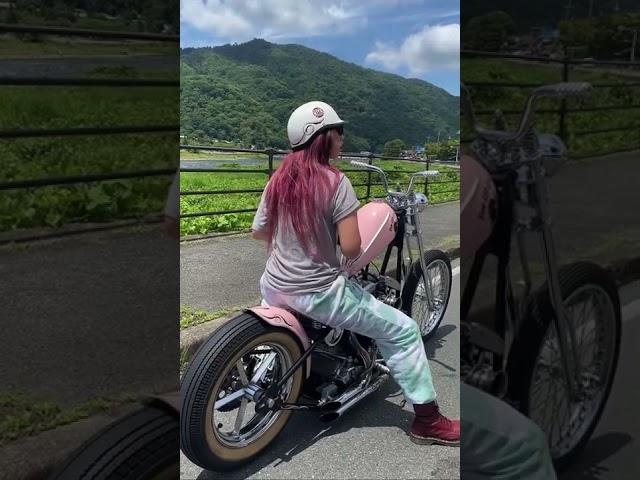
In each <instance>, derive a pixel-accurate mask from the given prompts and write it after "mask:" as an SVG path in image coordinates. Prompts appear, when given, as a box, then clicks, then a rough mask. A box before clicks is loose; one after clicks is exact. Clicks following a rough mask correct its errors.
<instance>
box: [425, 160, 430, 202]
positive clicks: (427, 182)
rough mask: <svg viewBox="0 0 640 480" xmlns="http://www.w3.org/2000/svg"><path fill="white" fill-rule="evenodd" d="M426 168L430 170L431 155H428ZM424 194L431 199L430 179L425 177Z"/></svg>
mask: <svg viewBox="0 0 640 480" xmlns="http://www.w3.org/2000/svg"><path fill="white" fill-rule="evenodd" d="M425 158H426V161H425V164H426V167H427V170H429V155H427V156H426V157H425ZM424 194H425V195H426V197H427V198H429V177H424Z"/></svg>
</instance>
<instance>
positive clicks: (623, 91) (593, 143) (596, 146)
mask: <svg viewBox="0 0 640 480" xmlns="http://www.w3.org/2000/svg"><path fill="white" fill-rule="evenodd" d="M461 78H462V80H463V81H464V82H468V83H471V82H500V83H540V84H550V83H558V82H560V81H561V79H562V76H561V67H560V66H559V65H544V64H533V63H524V62H515V61H509V60H491V59H481V60H480V59H478V60H476V59H467V60H465V61H464V62H463V64H462V67H461ZM569 80H570V81H586V82H590V83H592V84H620V85H622V84H625V83H637V82H638V80H639V77H638V76H631V75H628V74H625V73H624V72H621V71H599V70H596V69H593V70H590V69H588V68H584V67H582V68H572V69H571V70H570V75H569ZM639 93H640V92H639V89H638V88H610V87H607V88H596V89H594V91H593V92H592V94H591V95H589V96H588V97H585V98H583V99H572V100H568V101H567V107H568V108H570V109H574V108H591V107H599V106H611V105H616V106H625V105H632V104H638V103H639V102H638V100H637V99H638V98H639V97H638V94H639ZM528 94H529V90H527V89H517V88H494V87H477V88H474V89H473V90H472V96H473V103H474V107H475V108H476V109H477V110H481V109H482V110H486V109H490V110H495V109H498V108H499V109H502V110H508V109H523V107H524V103H525V101H526V98H527V95H528ZM538 108H540V109H559V108H560V102H559V101H557V100H544V101H541V102H539V105H538ZM638 112H639V111H638V110H637V109H634V110H610V111H598V112H576V113H570V114H568V115H567V117H566V129H567V133H568V137H567V144H568V147H569V150H570V153H571V154H573V155H581V156H583V155H585V156H586V155H591V154H598V153H601V152H607V151H616V150H624V149H634V148H640V143H639V142H640V137H639V136H638V128H639V127H640V124H639V122H638V121H637V118H638ZM519 118H520V117H519V115H508V116H507V120H508V122H509V124H510V127H511V128H515V126H516V125H517V122H518V121H519ZM480 120H481V121H482V123H483V124H484V125H485V126H489V127H490V126H491V122H492V117H491V116H482V117H481V118H480ZM536 125H537V129H538V130H539V131H541V132H548V133H558V132H559V116H558V115H553V114H538V115H537V122H536ZM633 126H635V128H629V130H627V131H620V132H605V133H599V134H594V135H576V132H579V131H587V130H597V129H600V128H605V127H607V128H616V127H633ZM463 130H465V128H463ZM465 136H466V135H465Z"/></svg>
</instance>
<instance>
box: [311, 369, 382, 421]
mask: <svg viewBox="0 0 640 480" xmlns="http://www.w3.org/2000/svg"><path fill="white" fill-rule="evenodd" d="M388 378H389V374H388V373H382V374H380V376H379V377H377V378H376V379H375V381H374V382H373V383H372V384H371V385H369V386H368V387H366V388H364V389H363V390H361V391H360V392H358V393H352V394H351V395H349V397H350V398H348V399H347V400H346V401H345V402H343V403H341V404H340V407H339V408H337V409H336V410H333V411H330V412H326V413H323V414H322V415H320V421H322V422H326V423H329V422H333V421H335V420H337V419H338V418H340V417H341V416H342V414H343V413H344V412H346V411H347V410H349V409H350V408H351V407H353V406H354V405H355V404H356V403H359V402H360V400H363V399H364V398H365V397H368V396H369V395H371V394H372V393H373V392H375V391H376V390H378V388H380V385H382V384H383V383H384V382H385V381H386V380H387V379H388ZM335 403H336V404H337V403H338V402H335Z"/></svg>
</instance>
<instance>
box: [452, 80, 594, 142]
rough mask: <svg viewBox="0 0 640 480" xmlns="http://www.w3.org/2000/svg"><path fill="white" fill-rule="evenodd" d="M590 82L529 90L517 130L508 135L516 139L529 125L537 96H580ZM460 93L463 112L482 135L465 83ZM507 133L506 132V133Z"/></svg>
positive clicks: (589, 85) (584, 92)
mask: <svg viewBox="0 0 640 480" xmlns="http://www.w3.org/2000/svg"><path fill="white" fill-rule="evenodd" d="M592 88H593V87H592V86H591V84H589V83H587V82H564V83H556V84H552V85H543V86H541V87H538V88H536V89H534V90H533V91H532V92H531V95H530V96H529V98H528V99H527V103H526V107H525V110H524V113H523V114H522V118H521V120H520V125H519V127H518V130H517V131H516V132H515V133H513V134H512V135H510V137H512V139H517V138H519V137H521V136H522V135H523V134H524V133H526V132H527V131H528V129H529V127H530V126H531V125H530V123H531V119H532V117H533V113H534V112H535V108H534V106H535V102H536V100H537V99H539V98H545V97H546V98H558V99H562V100H564V99H567V98H572V97H580V96H583V95H585V94H587V93H589V92H590V91H591V90H592ZM461 93H462V107H463V110H465V113H466V114H467V115H468V116H469V119H470V120H471V123H472V125H473V129H474V130H475V132H476V133H478V134H480V135H482V134H483V133H486V131H485V130H484V129H482V128H480V127H479V126H478V122H477V121H476V116H475V112H474V110H473V104H472V102H471V95H470V93H469V90H468V88H467V87H466V85H464V84H461ZM502 133H503V134H507V132H502ZM507 135H508V134H507Z"/></svg>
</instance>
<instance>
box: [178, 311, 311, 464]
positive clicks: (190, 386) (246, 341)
mask: <svg viewBox="0 0 640 480" xmlns="http://www.w3.org/2000/svg"><path fill="white" fill-rule="evenodd" d="M301 355H302V351H301V346H300V344H299V342H298V340H297V339H296V338H295V337H294V336H293V335H292V334H291V333H289V332H288V331H287V330H285V329H281V328H275V327H271V326H269V325H267V324H265V323H264V322H263V321H262V320H259V319H258V318H256V317H255V316H254V315H252V314H249V313H243V314H241V315H239V316H238V317H236V318H234V319H232V320H230V321H229V322H227V323H226V324H225V325H223V326H222V327H220V328H219V329H218V330H216V331H215V332H214V333H213V334H212V335H211V336H210V337H209V338H208V339H207V341H206V342H204V344H203V345H202V346H201V347H200V348H199V349H198V351H197V352H196V353H195V355H194V357H193V359H192V360H191V362H190V364H189V366H188V368H187V371H186V372H185V374H184V376H183V378H182V384H181V393H182V408H181V410H180V416H181V418H180V444H181V448H182V451H183V452H184V454H185V455H186V456H187V457H188V458H189V460H191V461H192V462H193V463H195V464H196V465H199V466H200V467H202V468H204V469H206V470H217V471H225V470H230V469H233V468H237V467H239V466H241V465H243V464H245V463H247V462H249V461H250V460H252V459H253V458H255V457H256V456H257V455H258V454H260V452H262V451H263V450H264V449H265V448H267V447H268V446H269V444H270V443H271V442H272V441H273V440H274V439H275V438H276V436H277V435H278V434H279V433H280V432H281V431H282V429H283V428H284V426H285V425H286V423H287V421H288V420H289V416H290V415H291V411H290V410H277V411H270V410H267V411H265V412H262V413H259V412H256V410H255V406H256V403H255V401H254V397H253V395H252V393H251V392H252V391H255V390H256V389H266V388H267V387H268V386H269V385H271V384H272V383H274V382H276V381H278V380H279V379H280V378H282V375H283V374H284V372H286V371H287V370H288V369H289V367H291V366H292V365H293V364H294V363H295V361H296V360H297V359H298V358H300V356H301ZM302 384H303V368H299V369H298V370H297V371H296V372H295V373H294V375H293V376H292V377H291V378H289V380H288V381H287V382H286V383H285V384H284V385H283V388H282V390H281V392H280V398H281V399H282V400H283V402H286V403H295V402H296V401H297V399H298V396H299V395H300V391H301V389H302Z"/></svg>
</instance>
